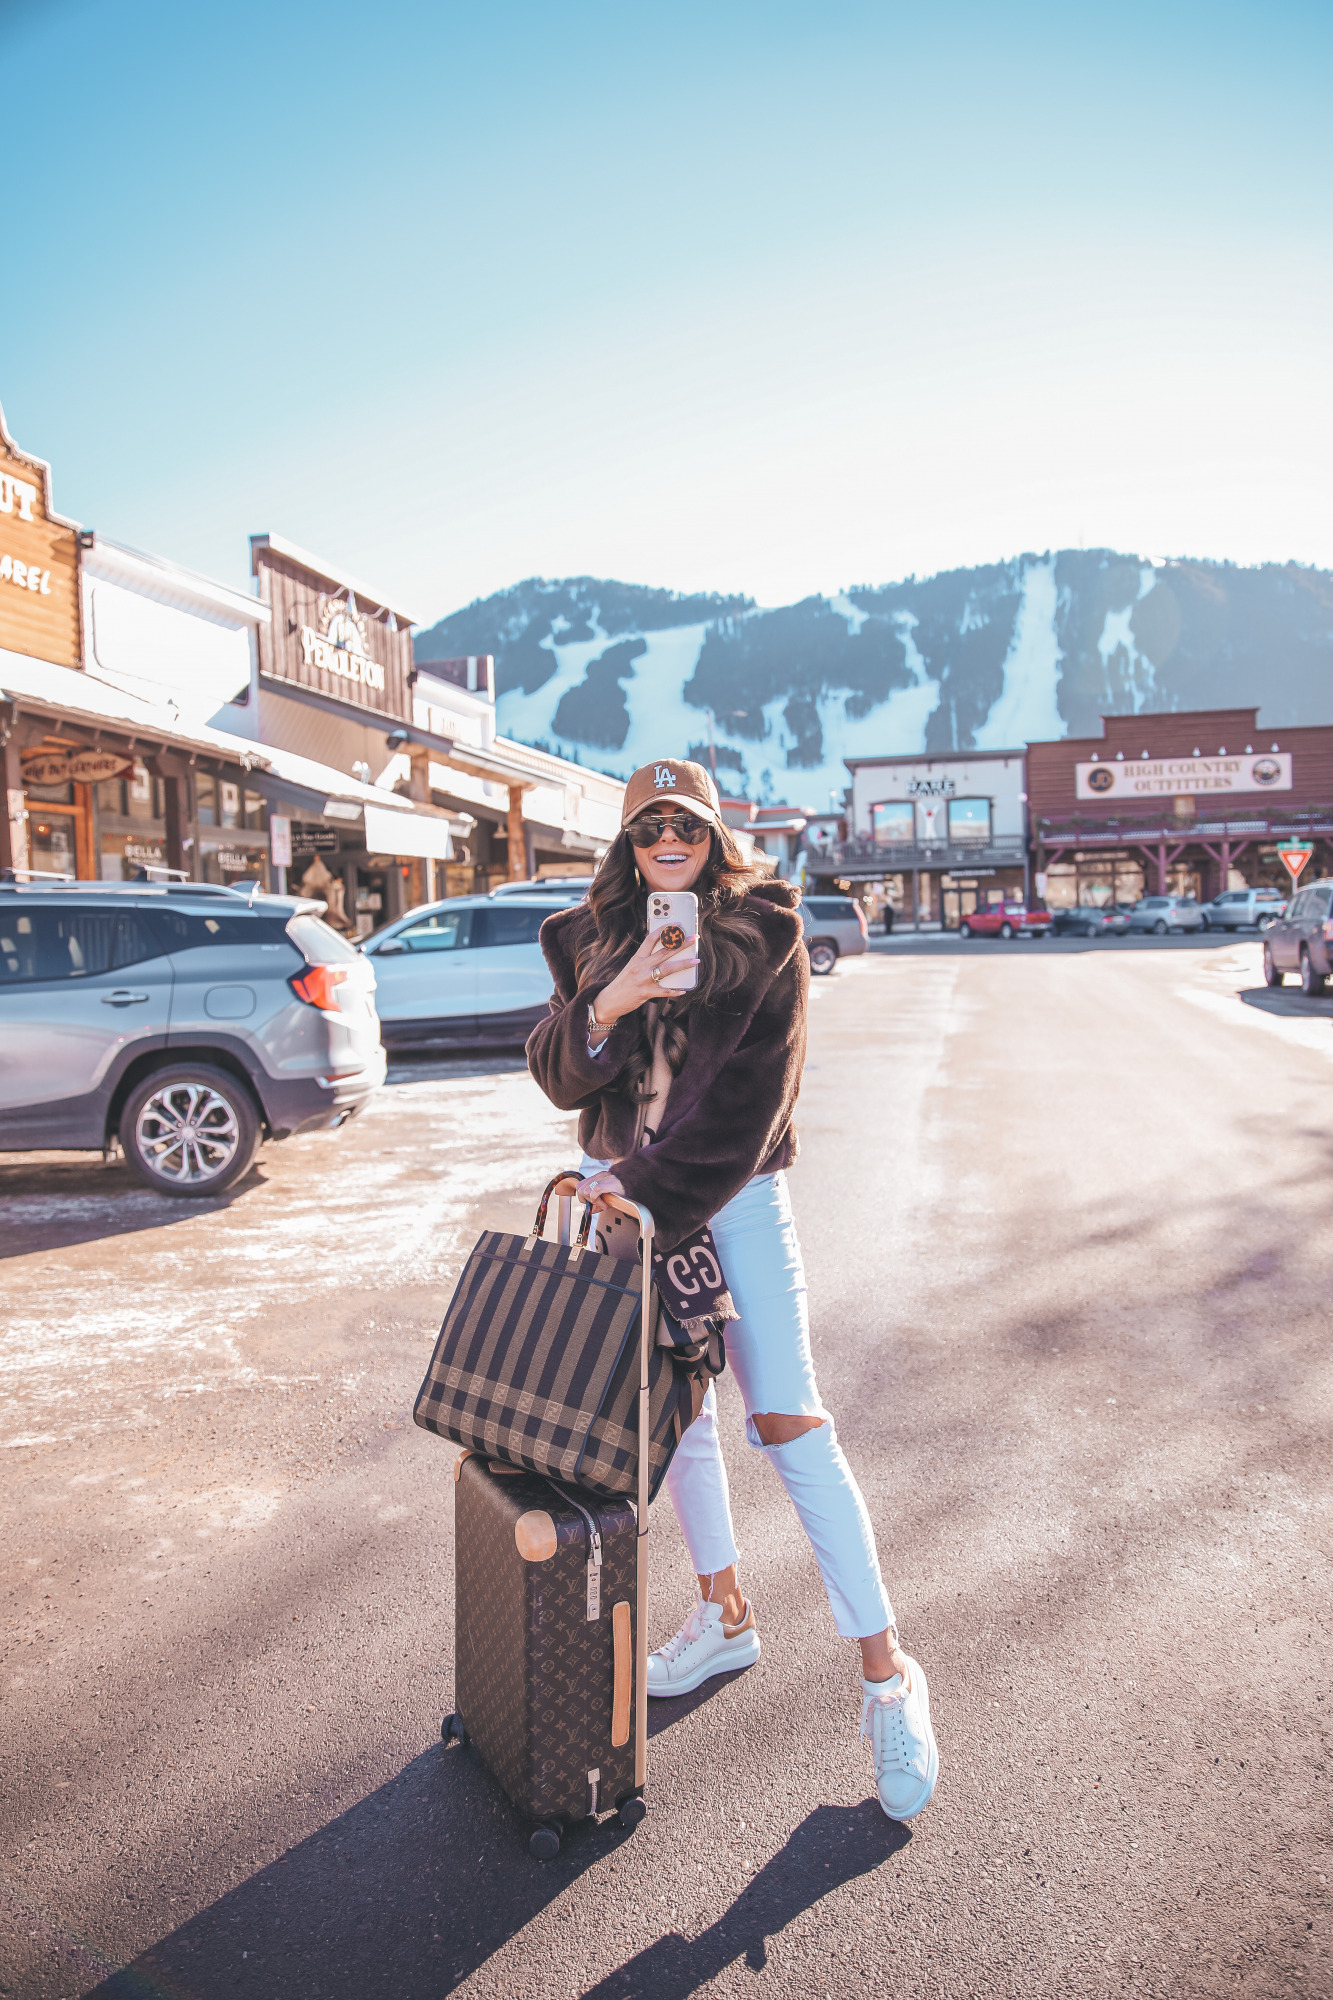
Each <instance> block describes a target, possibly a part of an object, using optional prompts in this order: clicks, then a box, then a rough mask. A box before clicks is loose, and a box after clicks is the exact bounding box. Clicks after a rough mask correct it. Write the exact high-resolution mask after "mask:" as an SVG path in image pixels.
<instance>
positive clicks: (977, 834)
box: [949, 799, 991, 843]
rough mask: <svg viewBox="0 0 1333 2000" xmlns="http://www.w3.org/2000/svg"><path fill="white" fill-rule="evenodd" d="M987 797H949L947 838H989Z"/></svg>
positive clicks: (983, 840) (988, 801) (988, 804)
mask: <svg viewBox="0 0 1333 2000" xmlns="http://www.w3.org/2000/svg"><path fill="white" fill-rule="evenodd" d="M990 803H991V802H990V800H989V799H950V801H949V838H950V840H979V841H982V842H983V843H984V842H986V841H988V840H989V839H990Z"/></svg>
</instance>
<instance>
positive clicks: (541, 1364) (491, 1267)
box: [413, 1175, 694, 1498]
mask: <svg viewBox="0 0 1333 2000" xmlns="http://www.w3.org/2000/svg"><path fill="white" fill-rule="evenodd" d="M569 1178H570V1176H569V1175H564V1176H560V1177H558V1179H564V1180H566V1181H567V1180H568V1179H569ZM557 1184H558V1182H557V1181H553V1182H552V1183H551V1186H552V1187H554V1186H556V1185H557ZM550 1191H551V1190H550V1188H548V1189H547V1192H546V1194H545V1195H544V1196H543V1197H542V1202H541V1206H540V1208H539V1209H538V1211H537V1222H536V1226H535V1228H534V1230H533V1233H532V1234H531V1235H530V1236H513V1235H508V1234H506V1233H505V1232H504V1231H502V1230H498V1229H487V1230H484V1231H483V1232H482V1234H481V1236H480V1237H479V1238H478V1240H477V1244H476V1248H475V1249H474V1250H473V1252H472V1254H471V1256H470V1257H469V1258H468V1261H467V1263H466V1265H465V1266H464V1269H463V1274H462V1276H461V1277H460V1278H459V1280H458V1284H457V1287H456V1289H455V1291H454V1295H453V1298H452V1299H451V1300H450V1301H449V1309H448V1311H447V1312H446V1313H445V1316H444V1325H443V1326H442V1327H441V1328H440V1337H439V1339H438V1340H437V1341H436V1343H435V1352H434V1353H433V1354H432V1356H431V1362H430V1367H429V1368H428V1369H427V1370H426V1379H425V1381H424V1382H423V1383H422V1385H421V1389H420V1391H419V1393H418V1395H417V1400H416V1407H415V1409H414V1411H413V1415H414V1417H415V1420H416V1422H417V1423H418V1424H420V1425H421V1427H422V1429H423V1430H428V1431H435V1432H436V1433H437V1434H438V1435H439V1436H440V1437H446V1438H451V1439H452V1440H453V1442H454V1443H455V1444H461V1445H465V1446H467V1448H468V1449H469V1450H470V1451H475V1452H479V1453H480V1454H481V1455H482V1456H483V1457H485V1458H491V1459H498V1460H499V1461H500V1462H501V1463H502V1464H504V1465H514V1466H521V1467H522V1468H523V1469H524V1470H525V1471H527V1472H539V1473H542V1474H543V1475H544V1476H545V1477H546V1478H548V1479H557V1480H560V1481H561V1482H562V1483H564V1484H568V1485H571V1486H581V1487H584V1488H586V1490H587V1491H588V1492H590V1493H601V1494H606V1495H613V1494H630V1495H632V1494H633V1493H634V1492H635V1490H636V1487H637V1482H638V1467H639V1443H638V1393H639V1315H640V1313H641V1311H642V1309H643V1299H642V1296H641V1281H640V1275H639V1265H638V1263H637V1261H634V1262H631V1261H628V1260H626V1259H624V1258H619V1257H608V1256H605V1255H603V1254H601V1253H600V1252H597V1251H593V1250H588V1249H585V1248H583V1247H582V1246H581V1243H579V1242H576V1243H574V1244H564V1243H552V1242H548V1241H547V1240H545V1239H544V1238H543V1237H542V1234H541V1231H542V1228H543V1226H544V1224H545V1220H546V1206H547V1201H548V1199H549V1196H550ZM590 1214H591V1211H585V1214H584V1219H583V1224H582V1227H581V1230H580V1236H581V1237H583V1236H586V1233H587V1226H588V1221H589V1217H590ZM655 1301H656V1294H655V1292H654V1293H650V1294H649V1311H650V1313H655ZM648 1380H649V1396H648V1408H649V1450H648V1490H649V1497H650V1498H651V1497H652V1495H653V1494H655V1493H656V1491H657V1488H658V1486H659V1485H660V1484H661V1481H662V1477H663V1474H664V1473H665V1472H666V1469H667V1466H668V1465H669V1464H670V1463H671V1457H672V1454H673V1452H674V1451H675V1448H676V1445H677V1443H678V1441H679V1438H680V1434H681V1432H682V1431H683V1430H684V1429H685V1428H686V1427H687V1426H688V1425H689V1423H690V1421H691V1418H692V1417H693V1415H694V1410H693V1407H692V1402H691V1396H690V1382H689V1378H688V1377H687V1376H686V1375H684V1374H682V1373H681V1372H680V1371H679V1370H678V1368H677V1367H676V1365H675V1363H674V1362H673V1360H672V1354H671V1348H670V1347H669V1346H667V1347H661V1346H658V1345H657V1344H656V1341H655V1340H654V1342H653V1345H652V1348H651V1351H650V1357H649V1374H648Z"/></svg>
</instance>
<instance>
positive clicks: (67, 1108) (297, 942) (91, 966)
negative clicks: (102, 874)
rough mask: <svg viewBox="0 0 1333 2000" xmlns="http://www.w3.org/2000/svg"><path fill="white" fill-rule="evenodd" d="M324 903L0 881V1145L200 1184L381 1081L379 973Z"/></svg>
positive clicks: (330, 1115) (337, 1118) (209, 891)
mask: <svg viewBox="0 0 1333 2000" xmlns="http://www.w3.org/2000/svg"><path fill="white" fill-rule="evenodd" d="M323 908H324V905H323V904H322V903H316V902H308V901H305V900H302V899H300V898H297V897H287V896H261V895H258V894H254V895H252V894H249V893H245V892H241V891H238V890H233V889H221V888H211V887H209V886H208V885H206V884H202V883H189V884H175V883H173V884H172V885H170V886H169V887H168V886H165V885H161V886H159V885H157V884H154V883H146V882H145V883H105V884H103V883H97V882H77V883H70V884H69V885H68V887H65V886H63V885H59V884H55V883H40V884H39V883H37V882H14V881H0V1151H3V1152H46V1151H51V1150H54V1151H62V1150H70V1151H78V1150H82V1149H85V1148H86V1149H89V1150H93V1149H96V1150H99V1151H106V1150H107V1149H108V1148H110V1147H111V1146H112V1145H113V1144H114V1142H115V1141H116V1139H117V1138H118V1139H119V1141H120V1144H121V1146H122V1147H123V1148H124V1152H125V1158H126V1160H127V1161H128V1163H129V1165H130V1167H131V1168H132V1169H133V1171H134V1172H135V1173H136V1174H137V1175H138V1177H139V1179H140V1180H141V1181H144V1182H146V1184H147V1185H148V1186H149V1187H151V1188H156V1189H157V1190H158V1191H159V1192H161V1193H165V1194H178V1195H210V1194H218V1193H220V1192H221V1191H222V1190H223V1189H224V1188H228V1187H230V1186H231V1185H232V1184H233V1182H235V1181H238V1180H239V1179H240V1178H241V1176H242V1174H244V1173H245V1171H246V1169H247V1168H248V1167H249V1165H250V1162H251V1160H252V1159H253V1158H254V1155H255V1150H256V1148H257V1147H258V1145H259V1142H260V1139H261V1138H268V1139H286V1138H289V1137H290V1136H291V1134H292V1133H294V1132H313V1131H318V1130H320V1129H321V1128H325V1127H329V1126H335V1125H341V1124H343V1123H344V1122H345V1121H346V1120H347V1119H349V1118H351V1117H354V1116H355V1114H356V1113H357V1112H358V1111H360V1110H361V1109H362V1107H363V1106H364V1105H365V1104H366V1103H367V1101H368V1100H369V1098H370V1097H371V1095H372V1094H373V1093H374V1091H376V1090H377V1089H378V1088H379V1086H380V1085H381V1084H382V1083H383V1081H384V1075H385V1054H384V1050H383V1048H382V1047H381V1045H380V1024H379V1017H378V1015H377V1014H376V1012H375V1001H374V992H375V974H374V971H373V969H372V968H371V966H370V965H368V964H367V962H366V960H365V959H364V958H363V957H362V956H361V954H360V953H359V952H357V951H355V950H354V949H353V948H352V946H351V945H350V944H348V943H347V942H346V940H345V939H343V938H341V937H339V936H338V934H337V932H336V931H334V930H331V929H330V928H329V926H328V925H327V924H325V923H322V922H321V921H320V916H319V913H320V911H321V910H322V909H323Z"/></svg>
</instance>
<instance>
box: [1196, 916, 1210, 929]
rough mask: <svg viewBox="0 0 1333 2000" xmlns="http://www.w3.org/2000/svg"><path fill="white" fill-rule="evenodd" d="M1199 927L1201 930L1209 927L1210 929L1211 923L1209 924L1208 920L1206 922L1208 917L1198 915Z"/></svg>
mask: <svg viewBox="0 0 1333 2000" xmlns="http://www.w3.org/2000/svg"><path fill="white" fill-rule="evenodd" d="M1199 929H1200V930H1201V931H1206V930H1209V929H1211V925H1210V924H1209V922H1208V919H1207V917H1200V918H1199Z"/></svg>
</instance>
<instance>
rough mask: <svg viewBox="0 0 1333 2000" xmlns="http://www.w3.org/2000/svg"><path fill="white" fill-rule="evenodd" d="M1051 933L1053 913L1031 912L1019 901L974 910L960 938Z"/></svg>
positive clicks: (961, 928) (959, 932) (1006, 936)
mask: <svg viewBox="0 0 1333 2000" xmlns="http://www.w3.org/2000/svg"><path fill="white" fill-rule="evenodd" d="M1050 930H1051V913H1050V911H1049V910H1031V909H1029V908H1028V906H1027V904H1026V903H1024V902H1023V901H1022V900H1021V899H1020V900H1019V901H1017V902H1005V903H991V904H990V905H989V906H988V907H987V908H986V909H984V910H973V912H972V914H971V916H970V917H964V918H963V921H962V922H961V923H960V924H959V926H958V935H959V937H1002V938H1011V937H1047V936H1049V935H1050Z"/></svg>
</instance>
